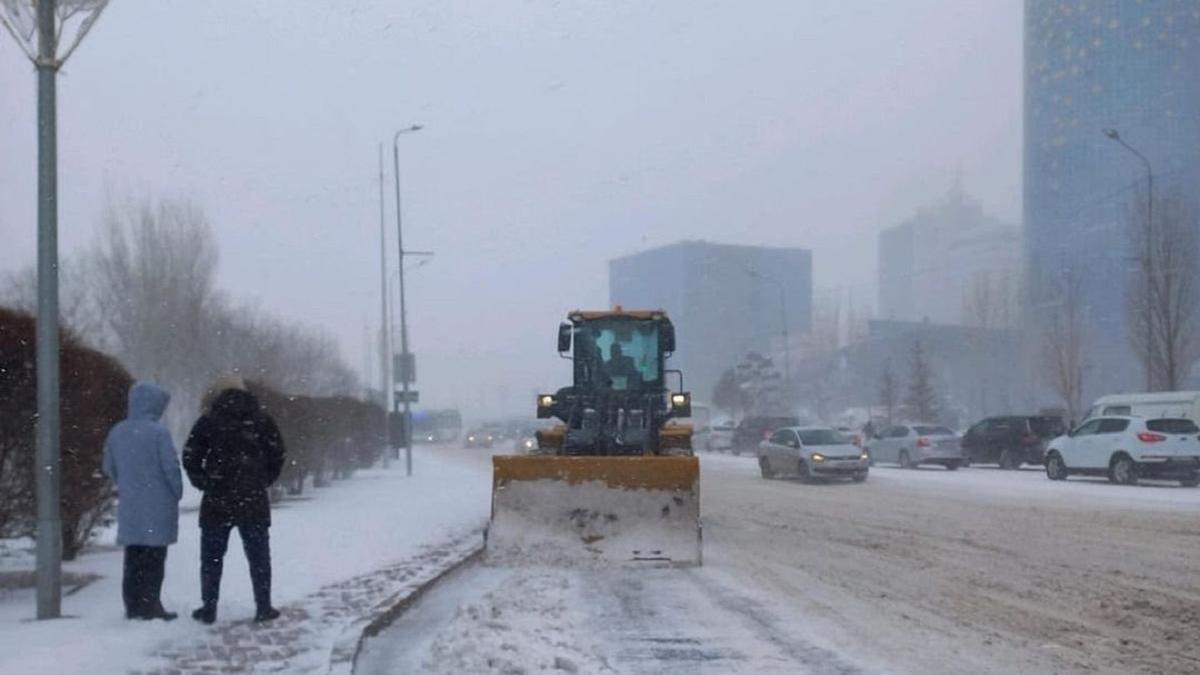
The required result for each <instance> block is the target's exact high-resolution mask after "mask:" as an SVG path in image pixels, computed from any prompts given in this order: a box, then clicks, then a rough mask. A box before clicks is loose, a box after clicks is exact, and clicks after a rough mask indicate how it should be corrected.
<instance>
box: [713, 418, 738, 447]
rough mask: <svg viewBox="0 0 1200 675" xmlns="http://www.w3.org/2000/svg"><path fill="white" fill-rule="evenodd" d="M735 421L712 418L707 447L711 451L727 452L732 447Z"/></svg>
mask: <svg viewBox="0 0 1200 675" xmlns="http://www.w3.org/2000/svg"><path fill="white" fill-rule="evenodd" d="M735 429H737V423H736V422H734V421H733V420H714V421H713V423H712V426H711V427H710V431H709V433H708V446H707V449H708V450H711V451H713V452H729V451H730V450H731V449H732V448H733V432H734V430H735Z"/></svg>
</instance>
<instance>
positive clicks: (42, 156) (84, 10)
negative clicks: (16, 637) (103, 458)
mask: <svg viewBox="0 0 1200 675" xmlns="http://www.w3.org/2000/svg"><path fill="white" fill-rule="evenodd" d="M30 4H32V5H33V8H32V11H33V21H30V20H29V18H30V17H29V12H30V9H31V8H30ZM107 4H108V0H61V1H58V0H33V2H32V3H25V2H5V3H0V23H2V24H3V25H4V28H5V29H6V30H7V31H8V32H9V34H10V35H12V37H13V39H15V40H16V41H17V44H18V46H20V47H21V50H22V51H23V52H25V55H26V56H27V57H28V58H29V60H30V61H32V62H33V65H34V67H35V69H36V70H37V112H38V132H37V133H38V181H37V185H38V187H37V190H38V193H37V204H38V244H37V251H38V269H37V279H38V303H37V406H38V413H37V450H36V460H37V479H36V482H37V521H38V525H37V575H36V576H37V618H38V619H56V618H58V617H60V616H62V516H61V514H60V509H59V499H60V489H61V485H60V484H61V467H62V455H61V450H60V440H61V429H62V424H61V420H60V412H61V411H60V408H59V405H60V403H59V389H60V386H59V358H60V354H59V351H60V349H59V347H60V345H59V325H58V123H57V117H58V113H57V106H58V103H57V89H56V87H57V82H56V78H57V76H58V69H59V68H61V67H62V65H63V63H65V62H66V60H67V59H68V58H70V56H71V54H72V52H74V51H75V48H76V47H78V46H79V43H80V42H81V41H83V38H84V36H85V35H87V32H88V31H89V30H90V29H91V27H92V25H93V24H95V22H96V20H97V19H98V18H100V13H101V12H103V11H104V7H105V6H106V5H107ZM60 5H61V6H62V7H63V8H64V10H65V12H64V16H72V15H80V16H81V17H82V18H81V22H80V23H79V25H78V28H77V29H76V31H75V37H74V39H73V40H71V41H70V46H69V47H67V49H66V51H64V52H63V55H62V57H61V58H59V56H58V46H59V37H60V32H61V30H62V28H63V26H61V25H59V22H58V21H57V10H58V9H59V6H60ZM64 20H65V19H64ZM35 42H36V46H35V45H34V43H35Z"/></svg>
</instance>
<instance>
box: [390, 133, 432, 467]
mask: <svg viewBox="0 0 1200 675" xmlns="http://www.w3.org/2000/svg"><path fill="white" fill-rule="evenodd" d="M423 128H424V127H422V126H421V125H420V124H414V125H412V126H410V127H405V128H403V129H400V130H398V131H396V133H394V134H392V165H393V174H394V178H395V181H396V248H397V251H398V253H399V265H398V267H399V270H400V365H401V366H402V372H401V373H400V390H401V392H402V394H401V395H402V396H403V399H404V400H403V401H402V404H403V406H404V418H403V419H404V473H405V475H407V476H411V475H412V402H411V401H410V398H409V381H410V380H412V379H413V378H412V375H413V370H414V368H413V367H412V365H413V363H412V361H413V359H412V355H411V354H409V353H408V315H407V313H406V311H405V305H404V227H403V220H402V218H401V215H400V134H408V133H414V132H417V131H420V130H421V129H423ZM391 386H392V384H391V383H390V382H389V383H388V387H391Z"/></svg>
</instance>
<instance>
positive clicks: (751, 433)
mask: <svg viewBox="0 0 1200 675" xmlns="http://www.w3.org/2000/svg"><path fill="white" fill-rule="evenodd" d="M799 425H800V419H799V418H798V417H789V416H786V415H777V416H755V417H747V418H745V419H743V420H742V421H741V422H739V423H738V425H737V428H736V429H734V430H733V439H732V441H731V443H730V450H732V451H733V454H735V455H738V454H741V453H742V452H754V450H755V448H757V447H758V444H759V443H761V442H763V441H765V440H767V438H768V437H769V436H770V435H771V433H772V432H774V431H775V430H777V429H782V428H784V427H795V426H799Z"/></svg>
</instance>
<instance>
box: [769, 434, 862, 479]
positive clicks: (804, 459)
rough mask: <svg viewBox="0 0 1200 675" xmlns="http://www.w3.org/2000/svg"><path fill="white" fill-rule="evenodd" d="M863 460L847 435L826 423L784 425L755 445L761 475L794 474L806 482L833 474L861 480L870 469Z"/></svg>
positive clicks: (771, 476)
mask: <svg viewBox="0 0 1200 675" xmlns="http://www.w3.org/2000/svg"><path fill="white" fill-rule="evenodd" d="M867 460H868V457H867V454H866V453H865V452H863V451H862V450H861V449H860V448H859V447H858V446H856V445H854V444H853V443H851V442H850V439H849V438H846V437H845V436H843V435H842V434H841V433H840V432H838V431H837V430H835V429H830V428H829V427H784V428H782V429H777V430H776V431H774V432H772V433H771V435H770V436H769V437H768V438H767V440H765V441H763V442H762V443H760V444H759V446H758V468H759V469H760V470H761V471H762V477H763V478H774V477H775V476H796V477H798V478H800V479H801V480H803V481H805V482H808V481H811V480H812V479H814V478H818V477H823V476H835V477H842V478H852V479H854V481H855V482H857V483H861V482H862V481H864V480H866V479H867V472H868V471H869V470H870V466H869V465H868V462H867Z"/></svg>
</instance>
